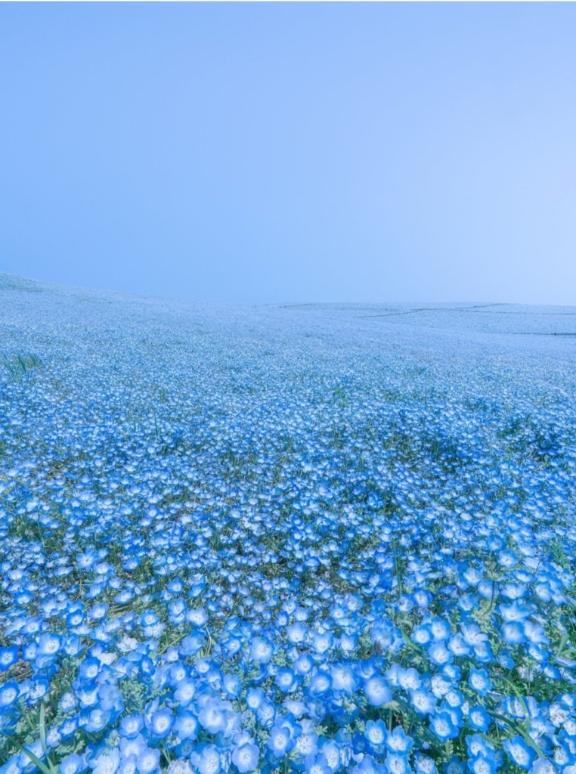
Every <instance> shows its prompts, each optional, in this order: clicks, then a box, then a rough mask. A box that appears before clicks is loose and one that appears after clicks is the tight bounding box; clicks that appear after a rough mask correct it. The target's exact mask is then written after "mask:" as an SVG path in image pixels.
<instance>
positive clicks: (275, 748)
mask: <svg viewBox="0 0 576 774" xmlns="http://www.w3.org/2000/svg"><path fill="white" fill-rule="evenodd" d="M291 747H292V737H291V734H290V730H289V729H288V728H287V727H286V726H273V727H272V728H271V729H270V736H269V738H268V748H269V749H270V751H271V752H272V755H274V756H275V757H277V758H281V757H283V756H284V755H285V754H286V753H287V752H289V750H290V748H291Z"/></svg>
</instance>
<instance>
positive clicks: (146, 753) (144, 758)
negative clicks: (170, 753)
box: [136, 747, 160, 774]
mask: <svg viewBox="0 0 576 774" xmlns="http://www.w3.org/2000/svg"><path fill="white" fill-rule="evenodd" d="M159 768H160V750H155V749H152V748H150V747H147V748H146V749H144V750H142V752H141V753H140V755H139V756H138V758H137V760H136V770H137V771H138V772H139V774H152V772H156V771H158V770H159Z"/></svg>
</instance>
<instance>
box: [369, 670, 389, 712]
mask: <svg viewBox="0 0 576 774" xmlns="http://www.w3.org/2000/svg"><path fill="white" fill-rule="evenodd" d="M364 692H365V694H366V699H367V701H368V704H370V705H372V706H373V707H381V706H382V705H383V704H387V703H388V702H389V701H391V699H392V690H391V688H390V686H389V685H388V683H387V681H386V680H385V679H384V678H383V677H379V676H377V675H375V676H373V677H369V678H368V679H367V680H366V681H365V683H364Z"/></svg>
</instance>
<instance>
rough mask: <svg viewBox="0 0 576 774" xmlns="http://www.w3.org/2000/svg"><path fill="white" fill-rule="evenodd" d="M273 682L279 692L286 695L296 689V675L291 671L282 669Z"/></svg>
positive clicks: (286, 668)
mask: <svg viewBox="0 0 576 774" xmlns="http://www.w3.org/2000/svg"><path fill="white" fill-rule="evenodd" d="M275 682H276V685H277V686H278V688H279V689H280V690H281V691H283V692H284V693H288V692H289V691H293V690H294V688H295V687H296V675H295V674H294V672H293V671H292V670H291V669H289V668H288V667H284V668H282V669H279V670H278V672H277V674H276V678H275Z"/></svg>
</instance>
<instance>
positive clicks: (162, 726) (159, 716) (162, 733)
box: [148, 709, 173, 739]
mask: <svg viewBox="0 0 576 774" xmlns="http://www.w3.org/2000/svg"><path fill="white" fill-rule="evenodd" d="M172 722H173V717H172V713H171V712H170V710H168V709H159V710H156V712H154V713H153V714H152V716H151V717H150V721H149V722H148V729H149V731H150V733H151V734H152V735H153V736H154V737H155V738H156V739H164V737H166V736H168V734H169V733H170V729H171V728H172Z"/></svg>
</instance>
